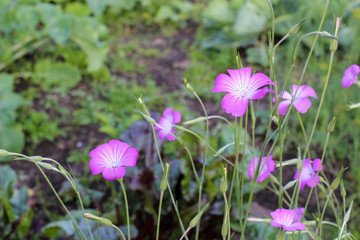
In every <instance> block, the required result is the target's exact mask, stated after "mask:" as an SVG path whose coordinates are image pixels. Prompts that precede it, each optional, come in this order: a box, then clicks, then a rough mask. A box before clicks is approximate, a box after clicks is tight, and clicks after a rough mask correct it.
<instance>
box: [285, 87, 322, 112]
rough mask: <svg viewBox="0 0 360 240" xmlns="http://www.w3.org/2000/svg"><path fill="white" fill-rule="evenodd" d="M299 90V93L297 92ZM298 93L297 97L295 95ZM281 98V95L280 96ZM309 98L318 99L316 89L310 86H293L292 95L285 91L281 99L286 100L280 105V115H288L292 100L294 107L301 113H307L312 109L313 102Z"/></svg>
mask: <svg viewBox="0 0 360 240" xmlns="http://www.w3.org/2000/svg"><path fill="white" fill-rule="evenodd" d="M296 90H297V91H296ZM295 93H296V95H295ZM279 96H281V94H279ZM308 97H313V98H318V97H317V96H316V93H315V91H314V89H313V88H312V87H310V86H308V85H306V84H305V85H300V86H298V85H296V84H293V85H292V94H290V93H289V92H287V91H284V93H283V94H282V96H281V98H282V99H285V100H283V101H281V102H280V103H279V107H278V108H279V114H280V115H286V112H287V108H288V106H289V105H290V103H291V100H292V99H293V98H294V103H293V104H294V107H295V109H296V110H298V111H299V113H306V112H307V111H308V109H309V108H310V107H311V101H310V99H309V98H308Z"/></svg>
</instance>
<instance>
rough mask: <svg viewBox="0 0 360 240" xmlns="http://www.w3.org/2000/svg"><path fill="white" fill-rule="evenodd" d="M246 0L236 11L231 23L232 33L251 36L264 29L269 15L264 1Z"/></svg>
mask: <svg viewBox="0 0 360 240" xmlns="http://www.w3.org/2000/svg"><path fill="white" fill-rule="evenodd" d="M256 3H257V1H247V2H246V3H245V4H244V5H243V6H242V7H241V9H240V10H239V11H238V13H237V17H236V20H235V22H234V25H233V32H234V34H236V35H238V36H242V37H253V36H257V35H258V34H259V33H261V32H263V31H265V30H266V25H267V24H268V23H269V20H270V15H269V11H268V6H267V3H266V1H263V3H261V4H260V3H258V4H256Z"/></svg>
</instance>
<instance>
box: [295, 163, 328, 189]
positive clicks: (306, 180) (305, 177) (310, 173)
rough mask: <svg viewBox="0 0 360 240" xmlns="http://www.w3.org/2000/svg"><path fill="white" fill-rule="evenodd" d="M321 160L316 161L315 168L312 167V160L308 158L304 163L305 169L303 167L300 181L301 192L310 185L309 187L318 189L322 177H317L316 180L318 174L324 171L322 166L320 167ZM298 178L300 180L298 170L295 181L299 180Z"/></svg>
mask: <svg viewBox="0 0 360 240" xmlns="http://www.w3.org/2000/svg"><path fill="white" fill-rule="evenodd" d="M319 160H320V159H315V160H314V163H313V166H312V165H311V159H310V158H307V159H305V160H303V161H302V163H303V167H302V171H301V176H300V180H299V181H300V189H301V190H303V189H304V188H305V185H308V186H309V187H316V185H317V184H318V183H319V181H320V177H319V176H317V178H316V179H315V177H316V174H317V172H318V171H319V169H320V170H322V166H320V163H319ZM320 162H321V161H320ZM298 178H299V170H296V173H295V176H294V179H298Z"/></svg>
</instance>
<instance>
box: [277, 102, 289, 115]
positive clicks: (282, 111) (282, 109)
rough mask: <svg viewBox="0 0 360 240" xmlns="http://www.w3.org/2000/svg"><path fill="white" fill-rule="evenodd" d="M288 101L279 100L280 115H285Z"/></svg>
mask: <svg viewBox="0 0 360 240" xmlns="http://www.w3.org/2000/svg"><path fill="white" fill-rule="evenodd" d="M290 103H291V101H287V100H284V101H281V102H279V106H278V109H279V114H280V115H286V112H287V108H288V107H289V105H290Z"/></svg>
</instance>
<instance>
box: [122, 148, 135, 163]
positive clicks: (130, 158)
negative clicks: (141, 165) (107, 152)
mask: <svg viewBox="0 0 360 240" xmlns="http://www.w3.org/2000/svg"><path fill="white" fill-rule="evenodd" d="M138 155H139V153H138V151H137V150H136V148H133V147H132V148H129V149H128V150H127V151H126V152H125V153H124V156H123V160H122V162H121V165H122V166H128V167H134V166H135V165H136V159H137V157H138Z"/></svg>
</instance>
